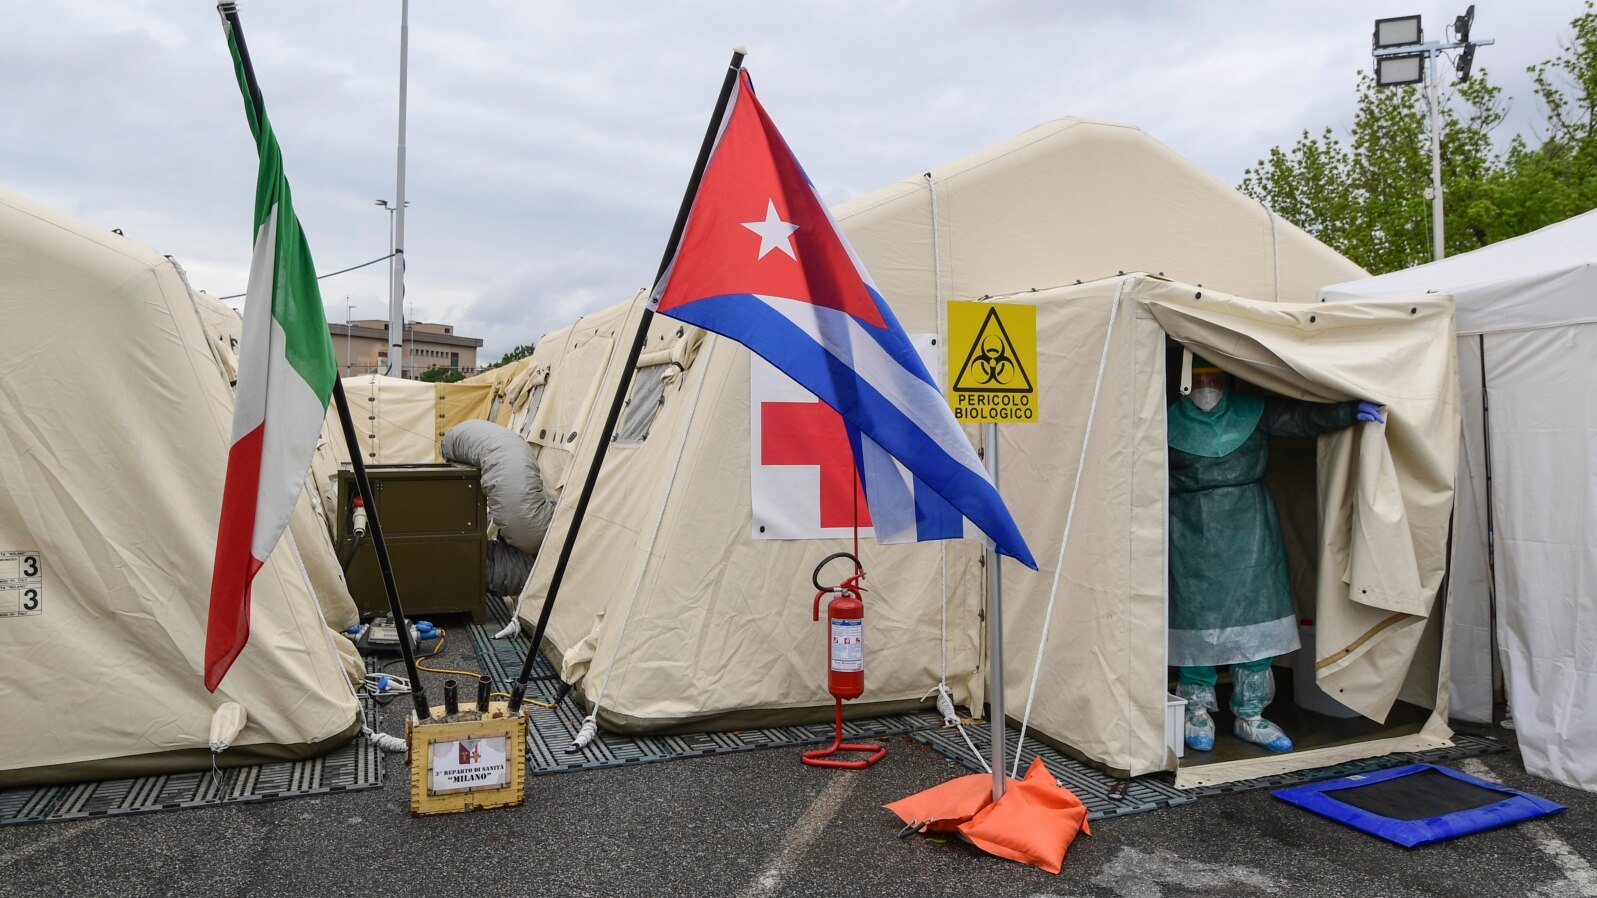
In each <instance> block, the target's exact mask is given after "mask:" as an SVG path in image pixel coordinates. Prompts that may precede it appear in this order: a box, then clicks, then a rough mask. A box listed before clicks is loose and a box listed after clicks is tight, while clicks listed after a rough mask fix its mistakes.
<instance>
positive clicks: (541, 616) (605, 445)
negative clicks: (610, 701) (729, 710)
mask: <svg viewBox="0 0 1597 898" xmlns="http://www.w3.org/2000/svg"><path fill="white" fill-rule="evenodd" d="M745 55H747V51H746V50H744V49H743V48H742V47H738V48H737V49H735V50H733V51H732V61H731V62H730V63H729V64H728V67H727V72H726V79H725V80H724V81H723V82H722V83H721V96H720V97H719V98H717V99H716V101H715V111H714V112H713V113H712V114H711V115H710V124H709V127H708V128H706V129H705V131H704V143H703V144H702V145H700V147H699V159H698V161H697V162H695V163H694V164H693V175H692V176H691V177H689V178H688V187H687V190H686V191H685V192H684V193H683V194H682V206H681V208H679V209H678V210H677V219H676V224H675V225H673V226H672V228H671V239H670V240H668V241H667V242H666V245H665V255H664V256H662V257H661V259H660V269H659V272H658V273H656V274H655V276H654V282H655V283H656V284H658V283H659V282H660V278H662V277H664V276H665V270H666V266H668V265H670V264H671V258H672V257H673V256H674V255H675V254H676V246H677V242H678V241H680V240H681V239H682V231H683V229H684V228H685V227H686V226H687V222H688V210H690V209H692V208H693V197H694V195H695V194H697V193H698V191H699V181H700V179H702V178H703V177H704V167H705V165H706V164H707V163H708V162H709V160H710V150H711V148H713V147H714V146H715V136H716V134H717V133H719V131H720V130H721V118H722V116H724V115H725V114H726V104H727V101H728V100H729V99H730V98H731V96H732V88H733V87H734V86H736V85H737V77H738V70H739V69H741V68H742V67H743V57H744V56H745ZM653 320H654V310H652V309H650V308H649V307H648V306H647V305H645V306H644V308H643V314H642V316H640V317H639V320H638V332H637V333H636V334H635V335H634V336H633V338H632V348H631V349H630V350H628V352H627V361H626V364H624V365H623V366H622V367H621V375H620V377H619V378H618V383H617V384H616V393H615V398H614V399H612V400H611V402H610V414H609V415H608V416H607V417H606V418H605V421H604V429H603V430H602V431H600V432H599V436H598V441H599V442H598V445H597V446H595V447H594V452H593V462H592V463H591V464H589V465H588V473H587V476H586V477H585V478H584V479H583V481H582V492H580V493H578V494H577V505H576V508H575V509H574V510H573V512H572V515H571V523H570V525H568V526H567V527H566V537H565V541H564V542H563V543H562V544H561V546H560V557H559V558H558V559H557V560H556V561H555V569H554V574H553V575H552V576H551V577H550V578H549V592H548V594H547V595H546V596H545V597H544V600H543V609H542V610H541V611H539V612H538V623H537V624H536V625H535V626H534V627H533V631H532V640H531V642H530V643H529V644H528V645H527V656H526V658H524V659H523V660H522V662H521V675H520V676H518V677H516V681H515V683H513V684H512V685H511V687H510V704H509V707H510V713H512V714H514V713H516V712H517V711H519V710H520V709H521V703H522V701H523V700H524V699H525V698H526V695H527V682H528V681H529V680H531V679H532V665H533V662H534V661H535V660H536V659H537V656H538V646H539V645H540V644H541V643H542V642H543V634H544V632H545V631H546V630H548V628H549V615H550V614H551V613H552V612H553V611H554V606H555V598H556V597H558V596H559V594H560V583H561V581H562V580H564V579H565V576H566V565H567V564H568V563H569V562H570V561H571V550H572V548H573V547H574V546H575V545H576V543H577V532H578V531H579V530H580V529H581V527H582V519H583V516H584V515H586V514H587V511H588V500H589V499H591V498H592V497H593V485H594V484H595V483H596V482H598V479H599V467H600V466H601V465H602V464H604V456H605V453H606V451H607V450H608V449H609V448H610V437H611V435H612V434H614V433H615V428H616V421H617V420H618V419H619V418H620V417H621V407H622V406H623V405H625V404H626V400H627V391H628V388H629V387H631V385H632V370H633V368H635V367H636V366H637V364H638V356H639V355H641V354H642V353H643V344H644V341H645V340H647V339H648V336H649V324H650V322H652V321H653Z"/></svg>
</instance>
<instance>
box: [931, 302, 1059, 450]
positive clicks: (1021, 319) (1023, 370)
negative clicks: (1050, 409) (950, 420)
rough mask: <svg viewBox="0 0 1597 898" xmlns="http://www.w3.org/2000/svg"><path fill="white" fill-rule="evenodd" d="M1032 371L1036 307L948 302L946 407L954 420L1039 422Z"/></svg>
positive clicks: (971, 421)
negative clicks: (951, 412) (950, 410)
mask: <svg viewBox="0 0 1597 898" xmlns="http://www.w3.org/2000/svg"><path fill="white" fill-rule="evenodd" d="M1036 371H1037V307H1036V306H1028V305H1007V304H1005V305H998V304H995V303H987V302H951V303H949V304H948V405H949V407H950V408H952V409H953V410H954V418H955V419H956V420H958V421H959V422H960V423H970V424H975V423H997V424H1030V423H1033V422H1035V421H1037V420H1039V417H1038V408H1037V381H1036V377H1035V375H1036Z"/></svg>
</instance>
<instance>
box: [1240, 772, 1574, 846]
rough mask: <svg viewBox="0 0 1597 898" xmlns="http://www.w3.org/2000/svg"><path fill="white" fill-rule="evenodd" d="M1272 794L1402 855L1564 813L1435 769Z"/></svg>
mask: <svg viewBox="0 0 1597 898" xmlns="http://www.w3.org/2000/svg"><path fill="white" fill-rule="evenodd" d="M1271 794H1272V795H1274V796H1275V797H1276V798H1279V799H1281V800H1282V801H1285V802H1288V803H1289V804H1294V805H1297V806H1298V807H1300V808H1303V809H1304V810H1307V811H1312V812H1314V813H1316V814H1319V815H1320V816H1322V817H1327V818H1329V819H1331V820H1335V821H1336V822H1338V823H1341V824H1344V825H1346V826H1351V827H1353V828H1354V829H1356V830H1359V831H1360V832H1366V833H1369V834H1370V835H1372V836H1378V837H1379V838H1382V839H1385V840H1387V841H1388V842H1395V843H1397V844H1398V845H1402V846H1403V847H1404V848H1413V847H1415V846H1417V845H1428V844H1430V843H1432V842H1442V841H1446V840H1448V839H1456V838H1458V837H1459V836H1467V835H1469V834H1471V833H1478V832H1482V831H1483V830H1488V829H1496V828H1497V827H1500V826H1509V825H1512V824H1515V823H1520V822H1523V821H1525V820H1534V819H1535V818H1537V817H1545V816H1547V815H1549V814H1556V813H1558V812H1559V811H1562V810H1564V806H1563V805H1560V804H1555V803H1553V802H1551V801H1548V800H1546V799H1544V798H1538V797H1536V796H1534V795H1531V794H1529V793H1526V792H1520V791H1517V790H1515V789H1510V788H1507V787H1506V786H1501V785H1498V784H1497V783H1493V782H1489V781H1487V780H1483V779H1478V778H1476V777H1473V776H1470V775H1469V774H1467V773H1460V772H1459V771H1457V770H1454V769H1452V768H1451V767H1442V766H1439V765H1436V764H1408V765H1406V766H1403V767H1395V768H1392V769H1391V770H1380V771H1376V772H1374V773H1360V774H1355V775H1353V776H1345V777H1341V778H1340V779H1334V780H1328V781H1325V782H1319V783H1311V784H1309V785H1306V786H1294V787H1293V788H1290V789H1279V790H1277V791H1275V792H1272V793H1271Z"/></svg>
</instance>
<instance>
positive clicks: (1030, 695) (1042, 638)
mask: <svg viewBox="0 0 1597 898" xmlns="http://www.w3.org/2000/svg"><path fill="white" fill-rule="evenodd" d="M1125 289H1126V279H1125V278H1121V280H1120V283H1119V284H1117V285H1116V286H1115V300H1114V302H1113V303H1112V304H1111V305H1110V306H1109V330H1108V331H1107V332H1106V333H1105V334H1104V338H1103V352H1102V354H1100V355H1099V356H1098V377H1097V380H1096V381H1095V382H1094V383H1093V386H1092V404H1091V405H1089V406H1088V407H1087V429H1086V432H1085V433H1083V434H1082V435H1081V457H1080V458H1079V459H1077V461H1076V479H1075V482H1074V483H1072V484H1071V486H1070V506H1069V508H1068V509H1067V510H1066V511H1065V532H1064V535H1063V536H1061V537H1060V539H1059V557H1058V558H1056V559H1054V580H1053V585H1052V586H1050V587H1049V589H1048V607H1047V610H1045V611H1044V612H1043V618H1042V632H1041V634H1040V635H1039V636H1038V637H1037V661H1036V663H1035V664H1033V665H1032V668H1031V686H1030V688H1028V689H1027V690H1026V713H1025V714H1024V715H1023V716H1022V717H1021V718H1020V737H1019V738H1018V739H1017V740H1016V741H1015V745H1016V746H1017V748H1016V749H1015V764H1014V766H1013V767H1012V768H1011V769H1010V772H1009V775H1010V776H1012V777H1013V776H1019V775H1020V756H1021V755H1022V754H1024V752H1022V751H1021V750H1020V748H1019V747H1018V746H1022V745H1024V744H1025V742H1026V726H1027V724H1029V723H1030V722H1031V706H1032V701H1033V700H1034V699H1035V698H1036V697H1037V678H1038V677H1039V676H1041V674H1042V658H1043V650H1044V648H1045V647H1046V646H1047V645H1048V628H1049V625H1050V624H1051V623H1052V621H1053V617H1054V600H1055V599H1056V598H1058V596H1059V575H1060V574H1061V573H1062V572H1063V571H1064V569H1065V547H1066V546H1068V545H1070V525H1071V524H1072V523H1073V522H1074V521H1075V519H1076V498H1077V496H1078V494H1079V493H1080V491H1081V481H1082V477H1083V476H1084V475H1085V474H1086V471H1087V447H1088V446H1090V445H1091V444H1092V424H1093V420H1094V419H1095V418H1096V417H1097V415H1098V398H1099V396H1101V395H1102V394H1103V375H1104V371H1105V370H1107V369H1108V367H1109V346H1110V345H1111V344H1112V343H1114V339H1115V322H1117V321H1119V320H1120V296H1121V294H1122V293H1123V292H1124V291H1125Z"/></svg>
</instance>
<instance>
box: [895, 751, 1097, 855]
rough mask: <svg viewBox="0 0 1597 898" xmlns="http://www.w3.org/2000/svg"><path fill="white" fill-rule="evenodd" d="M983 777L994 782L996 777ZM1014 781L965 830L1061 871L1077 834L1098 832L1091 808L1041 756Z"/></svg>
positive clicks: (996, 848)
mask: <svg viewBox="0 0 1597 898" xmlns="http://www.w3.org/2000/svg"><path fill="white" fill-rule="evenodd" d="M968 778H969V777H967V779H968ZM977 778H979V779H984V780H986V781H987V782H988V783H989V784H991V782H992V779H991V777H982V776H980V775H979V774H978V775H977ZM955 782H958V780H956V781H955ZM1010 782H1011V784H1012V785H1010V787H1009V789H1008V790H1006V791H1005V792H1004V797H1003V798H1000V799H998V800H997V801H995V802H993V803H991V804H989V805H988V806H987V807H985V808H983V809H982V810H981V811H979V812H978V813H977V814H976V816H975V817H973V818H971V820H970V822H968V823H964V824H961V825H960V826H959V827H958V830H959V834H960V835H962V836H964V837H965V838H966V839H969V840H970V842H971V844H972V845H975V846H976V847H977V848H980V849H981V850H983V851H985V852H987V853H989V854H996V855H998V856H999V857H1003V858H1008V859H1010V860H1012V861H1019V862H1020V863H1022V864H1030V865H1032V866H1034V867H1041V868H1042V869H1044V870H1047V871H1048V872H1049V873H1058V872H1059V867H1060V865H1061V864H1062V863H1063V862H1064V860H1065V851H1066V850H1067V849H1069V848H1070V843H1071V842H1074V841H1075V840H1076V833H1078V832H1084V833H1086V834H1087V835H1089V836H1090V835H1092V828H1091V827H1089V826H1088V825H1087V809H1086V807H1084V806H1083V805H1082V803H1081V799H1079V798H1077V797H1076V794H1075V793H1074V792H1071V791H1070V790H1069V789H1066V788H1064V787H1063V786H1060V785H1059V784H1058V783H1056V782H1054V777H1053V774H1051V773H1049V772H1048V768H1046V767H1044V766H1043V763H1042V759H1041V758H1035V759H1033V760H1032V762H1031V767H1030V769H1028V770H1027V771H1026V778H1025V779H1023V780H1021V781H1020V782H1018V783H1017V782H1015V781H1014V780H1010ZM945 785H951V784H945ZM922 794H925V793H922ZM906 800H907V799H906Z"/></svg>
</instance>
